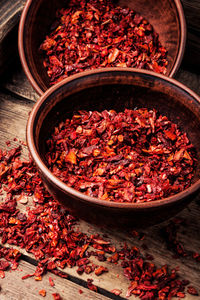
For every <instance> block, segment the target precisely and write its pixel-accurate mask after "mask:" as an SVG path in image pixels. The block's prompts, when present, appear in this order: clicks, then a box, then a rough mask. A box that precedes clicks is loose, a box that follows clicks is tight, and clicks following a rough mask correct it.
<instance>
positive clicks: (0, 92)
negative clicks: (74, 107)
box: [0, 0, 200, 300]
mask: <svg viewBox="0 0 200 300" xmlns="http://www.w3.org/2000/svg"><path fill="white" fill-rule="evenodd" d="M24 2H25V1H22V0H18V1H17V0H15V1H11V0H10V1H9V0H1V1H0V12H2V13H1V14H0V16H1V17H0V24H3V25H0V45H3V43H4V41H5V40H6V39H7V37H8V36H9V32H14V31H13V30H14V28H16V24H17V22H18V18H19V13H20V11H21V9H22V7H23V4H24ZM11 3H12V5H13V6H12V8H13V9H12V10H11V11H12V13H10V14H9V13H8V12H9V9H10V6H9V5H10V4H11ZM183 4H184V7H185V9H186V10H187V14H186V16H187V19H188V22H189V25H188V26H189V27H188V28H189V32H191V33H192V39H191V40H192V41H193V43H191V40H190V38H191V37H190V35H189V37H188V38H189V40H188V47H189V48H190V47H191V49H192V50H191V51H193V52H191V53H193V57H192V58H191V59H192V60H193V61H195V60H196V61H198V59H199V58H198V57H197V54H195V55H194V53H197V51H196V50H195V49H198V47H199V44H200V43H199V37H198V34H199V32H200V22H199V16H200V1H199V0H196V1H195V0H193V1H189V0H183ZM14 7H15V8H16V9H15V8H14ZM6 12H7V13H6ZM5 20H10V21H9V22H11V23H7V22H8V21H5ZM8 24H9V26H8ZM11 24H12V25H11ZM2 28H3V29H2ZM15 39H16V36H15ZM12 42H13V41H12ZM9 43H11V41H10V39H9ZM15 46H16V47H17V45H15ZM16 47H15V48H16ZM195 47H196V48H195ZM2 49H3V48H2V47H1V46H0V68H1V66H2V65H3V63H4V66H5V62H6V61H7V59H8V56H7V53H5V50H4V51H2ZM11 50H12V49H11ZM195 51H196V52H195ZM184 66H185V67H186V66H187V69H183V68H182V69H181V70H180V71H179V72H178V74H177V75H176V79H177V80H179V81H181V82H182V83H184V84H186V85H187V86H188V87H190V88H191V89H193V90H194V91H195V92H196V93H197V94H200V76H199V75H198V72H197V71H196V69H194V68H193V69H191V65H190V64H189V69H188V64H186V61H185V63H184ZM11 70H12V71H11ZM37 99H38V95H37V94H36V93H35V91H34V90H33V89H32V87H31V86H30V84H29V82H28V80H27V79H26V77H25V75H24V72H23V71H22V69H21V66H20V63H19V60H18V59H17V60H16V64H15V67H12V69H9V70H8V71H7V72H6V73H5V72H4V73H3V77H2V79H1V83H0V148H4V149H5V148H6V145H5V142H6V141H7V140H11V141H12V140H13V138H14V137H17V138H18V139H20V140H25V128H26V122H27V118H28V113H29V112H30V110H31V109H32V107H33V105H34V103H35V101H36V100H37ZM12 145H14V142H13V144H12ZM24 155H25V156H26V153H24ZM2 200H3V199H2ZM2 200H0V201H2ZM27 206H31V201H29V202H28V204H27V205H26V206H24V205H22V204H21V205H20V206H19V208H20V210H21V211H25V209H26V207H27ZM178 216H180V217H183V218H185V219H186V220H187V221H188V224H189V225H188V227H187V228H184V229H183V230H182V231H180V232H179V239H180V240H181V242H182V243H183V244H184V246H185V248H186V249H187V250H193V251H196V252H200V238H199V232H200V197H198V198H196V199H194V201H193V202H192V203H191V204H190V205H189V206H188V207H187V208H185V209H184V210H183V211H182V212H181V213H180V214H179V215H178ZM167 223H168V221H167V222H166V223H162V224H160V225H156V226H153V227H150V228H148V229H146V230H143V231H142V232H143V233H144V241H140V240H138V239H137V238H133V237H131V236H130V235H129V234H128V233H126V232H120V231H115V230H112V229H110V230H101V229H99V228H97V227H95V226H93V225H90V224H88V223H86V222H83V221H80V222H79V223H78V224H77V226H78V227H79V229H81V230H82V231H83V232H85V233H88V234H92V233H100V234H105V233H106V234H107V235H108V238H109V239H110V240H111V241H112V243H113V244H115V245H116V247H120V245H121V244H122V243H124V242H125V241H126V242H127V243H128V244H129V245H132V246H133V245H135V246H139V247H141V245H142V244H143V243H145V244H147V245H148V247H149V249H148V253H149V254H152V255H153V256H154V257H155V260H154V262H155V263H156V264H157V265H158V266H161V265H164V264H168V265H169V267H170V268H174V267H175V266H179V268H180V270H179V274H180V276H181V277H182V278H187V279H189V280H190V282H191V285H193V286H195V287H196V288H197V289H199V290H200V280H199V278H200V262H199V263H197V262H195V261H194V260H193V259H192V258H191V257H185V258H181V259H174V258H172V255H173V253H172V252H171V251H169V250H168V249H167V246H166V243H165V241H164V239H163V237H162V235H161V229H162V228H163V226H164V225H166V224H167ZM22 252H23V254H24V257H23V260H22V261H21V262H20V265H19V268H18V270H16V271H11V272H6V277H5V278H4V279H0V286H1V291H0V300H29V299H41V298H42V297H41V296H39V294H38V292H39V290H41V289H46V291H47V295H46V297H45V298H44V299H52V293H55V292H58V293H60V295H61V296H62V299H63V300H72V299H73V300H78V299H84V300H87V299H93V300H100V299H102V300H106V299H124V298H125V295H126V291H127V288H128V286H129V281H128V279H126V278H125V277H124V275H123V270H122V268H121V267H120V265H114V264H108V262H104V263H102V265H103V264H104V265H105V266H107V267H108V269H109V272H108V273H106V274H103V275H102V276H100V277H97V276H95V275H91V274H90V275H86V274H84V275H81V276H79V275H78V274H77V272H76V268H71V269H65V270H64V271H65V272H66V273H67V274H69V275H70V276H69V279H62V278H59V277H57V276H55V275H52V274H51V273H47V274H46V275H45V276H44V277H43V279H42V281H40V282H38V281H35V280H34V279H33V278H29V279H27V280H25V281H22V280H21V277H22V276H23V275H26V274H29V273H33V271H34V269H35V265H36V264H37V261H36V260H35V259H34V257H33V256H32V255H31V254H30V253H26V252H25V250H24V251H22ZM143 253H144V254H145V251H144V252H143ZM49 276H51V277H53V278H54V281H55V287H50V285H49V283H48V278H49ZM87 278H93V279H94V284H96V285H97V286H98V288H99V289H98V293H94V292H92V291H90V290H88V289H87V288H86V281H87ZM115 288H117V289H121V290H122V294H121V297H116V296H114V295H113V294H111V293H110V291H111V290H112V289H115ZM80 289H81V290H82V291H83V293H82V294H81V295H80V293H79V290H80ZM132 299H136V298H135V297H134V296H131V297H130V300H132ZM137 299H138V298H137ZM185 299H186V300H192V299H200V296H199V297H193V296H191V295H189V294H187V296H186V298H185Z"/></svg>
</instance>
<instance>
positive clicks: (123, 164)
mask: <svg viewBox="0 0 200 300" xmlns="http://www.w3.org/2000/svg"><path fill="white" fill-rule="evenodd" d="M80 128H81V130H77V129H80ZM73 132H76V139H73V138H72V137H71V134H72V133H73ZM170 133H171V134H172V135H171V136H170ZM174 136H176V138H175V137H174ZM172 137H173V138H172ZM72 153H73V155H72ZM46 161H47V163H48V167H49V168H50V169H51V171H52V172H53V173H54V174H55V175H56V176H57V177H59V178H60V179H61V180H63V181H64V182H66V183H67V184H68V185H69V186H71V187H73V188H75V189H77V190H79V191H81V192H83V193H85V194H87V195H89V196H93V197H97V198H100V199H102V200H107V201H115V202H147V201H155V200H157V199H160V198H165V197H169V196H172V195H174V194H176V193H178V192H181V191H183V190H184V189H186V188H188V187H189V186H190V184H191V179H192V177H193V174H194V170H195V165H196V154H195V149H194V147H193V146H192V144H191V143H190V141H189V140H188V138H187V136H186V134H185V133H182V132H181V131H180V130H179V128H178V127H177V125H176V124H174V123H172V122H171V121H169V120H168V119H167V117H166V116H161V115H159V114H158V113H157V112H156V111H155V110H147V109H145V108H141V109H138V110H129V109H125V111H124V112H120V113H117V112H115V111H114V110H110V111H106V110H105V111H102V112H97V111H92V112H91V111H90V112H87V111H79V112H78V113H76V114H74V115H73V117H72V118H71V119H67V120H66V121H65V122H61V123H60V124H59V125H58V127H56V128H55V131H54V132H53V133H52V135H51V136H50V137H49V139H48V140H47V153H46ZM96 243H97V244H99V249H101V247H100V245H101V244H103V243H104V241H103V240H99V242H97V241H96ZM95 247H96V248H97V247H98V246H97V245H96V246H95ZM180 251H181V250H180Z"/></svg>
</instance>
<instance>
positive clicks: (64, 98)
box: [33, 68, 200, 182]
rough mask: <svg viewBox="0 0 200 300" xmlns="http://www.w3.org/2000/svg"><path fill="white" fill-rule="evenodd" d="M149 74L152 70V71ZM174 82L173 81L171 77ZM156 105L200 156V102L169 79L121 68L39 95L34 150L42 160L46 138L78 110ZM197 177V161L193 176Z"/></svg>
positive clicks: (88, 75) (199, 170)
mask: <svg viewBox="0 0 200 300" xmlns="http://www.w3.org/2000/svg"><path fill="white" fill-rule="evenodd" d="M151 74H152V73H151ZM173 82H175V81H174V80H173ZM140 107H146V108H148V109H153V108H155V109H156V110H157V111H158V112H159V113H160V114H162V115H166V116H167V117H168V118H169V119H170V120H171V121H173V122H175V123H176V124H178V126H179V127H180V129H181V130H182V131H184V132H186V133H187V135H188V137H189V139H190V140H191V142H192V143H193V145H194V146H195V148H196V150H197V155H198V157H199V155H200V139H199V131H200V103H199V100H197V99H195V97H194V96H193V95H192V94H190V93H189V91H188V90H187V89H186V90H185V89H183V88H182V87H181V84H178V83H177V85H175V84H173V83H172V82H171V80H167V79H164V77H163V76H159V77H157V76H153V75H150V74H149V72H145V71H144V72H143V73H140V72H138V71H135V72H133V71H132V70H130V71H124V70H121V71H119V70H115V69H114V68H113V69H112V70H111V69H110V71H106V70H101V71H97V72H92V73H91V72H84V73H82V74H78V75H75V76H71V79H67V80H64V81H63V83H59V84H58V85H56V86H54V87H53V88H51V89H50V90H49V91H48V92H47V93H45V95H44V96H43V97H42V102H41V103H40V104H39V105H38V109H37V111H36V115H35V118H34V123H33V139H34V143H35V145H36V149H37V151H38V153H39V155H40V157H41V159H42V160H43V162H44V163H45V158H44V154H45V149H46V147H45V140H46V139H47V136H48V135H49V134H50V132H51V130H52V129H53V128H54V126H56V125H57V124H58V123H59V122H60V121H61V120H65V118H66V117H70V116H71V115H72V113H73V112H75V111H77V110H98V111H102V110H104V109H115V110H116V111H123V110H124V109H125V108H129V109H135V108H140ZM199 178H200V162H199V160H198V162H197V170H196V173H195V176H194V179H193V182H196V181H197V180H199Z"/></svg>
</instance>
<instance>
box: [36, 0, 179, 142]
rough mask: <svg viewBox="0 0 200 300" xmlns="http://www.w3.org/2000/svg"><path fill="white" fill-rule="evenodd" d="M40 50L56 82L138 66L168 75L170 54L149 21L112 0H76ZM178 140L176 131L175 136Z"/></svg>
mask: <svg viewBox="0 0 200 300" xmlns="http://www.w3.org/2000/svg"><path fill="white" fill-rule="evenodd" d="M55 24H56V27H55V26H53V28H54V29H53V30H52V31H51V32H50V34H48V35H47V36H46V38H45V40H44V41H43V43H42V44H41V46H40V49H41V50H42V53H43V54H44V60H43V65H44V67H45V68H46V70H47V74H48V76H49V78H50V81H51V83H52V84H54V83H55V82H58V81H60V80H62V79H63V78H65V77H68V76H69V75H72V74H75V73H78V72H81V71H84V70H89V69H96V68H99V67H116V66H118V67H136V68H140V69H149V70H153V71H155V72H158V73H162V74H165V73H166V67H167V65H168V61H167V51H166V49H165V48H164V47H163V46H162V45H161V43H160V41H159V38H158V34H157V33H156V32H155V31H154V29H153V27H152V26H151V25H150V24H149V23H148V21H147V20H146V19H144V18H143V17H142V16H140V15H139V14H138V13H136V12H135V11H134V10H132V9H130V8H128V7H127V8H124V7H120V6H116V5H115V4H114V3H113V1H111V0H101V1H100V0H89V1H86V0H82V1H77V0H70V1H69V2H68V5H67V7H66V8H62V9H60V10H59V11H57V21H56V23H55ZM169 136H170V137H171V138H172V139H173V133H171V132H169Z"/></svg>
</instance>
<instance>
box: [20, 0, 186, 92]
mask: <svg viewBox="0 0 200 300" xmlns="http://www.w3.org/2000/svg"><path fill="white" fill-rule="evenodd" d="M33 1H34V0H27V2H26V4H25V6H24V9H23V11H22V14H21V18H20V22H19V28H18V52H19V57H20V60H21V64H22V67H23V70H24V72H25V74H26V76H27V78H28V80H29V82H30V83H31V85H32V87H33V88H34V89H35V91H36V92H37V93H38V94H39V95H40V96H41V95H42V94H43V93H44V92H45V91H44V90H42V89H41V88H40V87H39V84H38V83H37V80H36V79H35V77H34V76H33V74H32V72H31V70H30V68H29V67H28V63H27V57H26V55H25V50H24V29H25V22H26V18H27V15H28V13H29V9H30V7H31V4H32V2H33ZM172 1H174V4H175V7H176V11H177V15H178V22H179V28H180V40H179V45H178V52H177V54H176V57H175V60H174V64H173V65H172V67H171V71H170V73H169V75H168V76H169V77H173V76H175V74H176V72H177V71H178V69H179V67H180V65H181V62H182V59H183V56H184V52H185V47H186V37H187V27H186V20H185V15H184V10H183V6H182V4H181V0H172ZM70 76H72V75H70Z"/></svg>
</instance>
